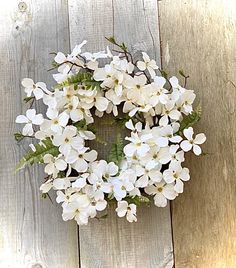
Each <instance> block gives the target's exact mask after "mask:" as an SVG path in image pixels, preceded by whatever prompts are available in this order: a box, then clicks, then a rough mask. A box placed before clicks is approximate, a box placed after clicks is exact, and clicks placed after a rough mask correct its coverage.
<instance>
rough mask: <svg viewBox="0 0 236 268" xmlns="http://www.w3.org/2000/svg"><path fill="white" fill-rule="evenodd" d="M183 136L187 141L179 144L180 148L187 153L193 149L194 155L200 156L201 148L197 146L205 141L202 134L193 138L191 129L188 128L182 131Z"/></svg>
mask: <svg viewBox="0 0 236 268" xmlns="http://www.w3.org/2000/svg"><path fill="white" fill-rule="evenodd" d="M183 133H184V136H185V137H186V138H187V140H184V141H182V142H181V144H180V147H181V148H182V149H183V150H184V151H185V152H188V151H190V150H191V149H192V148H193V152H194V153H195V155H200V154H201V153H202V150H201V147H200V146H199V144H203V143H204V142H205V141H206V136H205V134H204V133H200V134H197V135H196V137H195V138H193V128H192V127H189V128H186V129H184V131H183Z"/></svg>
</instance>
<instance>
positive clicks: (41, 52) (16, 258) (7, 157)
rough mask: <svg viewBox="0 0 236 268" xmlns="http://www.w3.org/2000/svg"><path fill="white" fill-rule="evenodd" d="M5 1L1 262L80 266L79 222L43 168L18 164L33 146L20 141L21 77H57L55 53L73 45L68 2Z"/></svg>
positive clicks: (0, 75) (37, 267)
mask: <svg viewBox="0 0 236 268" xmlns="http://www.w3.org/2000/svg"><path fill="white" fill-rule="evenodd" d="M18 3H19V1H14V0H8V1H0V62H1V65H0V66H1V67H0V81H1V89H0V177H1V180H0V203H1V207H0V215H1V216H0V267H2V268H7V267H9V268H16V267H17V268H28V267H30V268H75V267H77V266H78V249H77V235H76V230H77V227H76V225H75V224H74V223H64V222H63V220H62V219H61V208H60V207H56V205H55V203H54V204H51V202H50V201H49V200H43V199H42V198H41V194H40V191H39V186H40V183H41V182H42V180H43V176H44V174H43V172H42V169H39V168H37V167H34V168H26V169H25V170H24V171H22V172H20V173H17V174H15V172H14V170H15V165H16V163H17V162H18V160H19V158H20V157H21V156H22V154H23V153H24V150H25V149H27V144H26V143H25V144H23V145H20V146H18V145H16V142H15V141H14V138H13V133H14V132H16V131H19V130H20V127H16V125H15V123H14V121H15V117H16V116H17V115H18V114H21V113H24V111H25V106H24V107H23V102H22V98H23V96H24V94H23V90H22V88H21V86H20V82H21V79H22V78H24V77H32V78H33V79H35V81H42V80H43V81H46V82H52V80H51V79H49V77H50V74H49V73H47V71H46V70H47V68H49V67H50V62H51V59H50V56H49V53H50V52H52V51H58V50H67V51H68V49H69V32H68V12H67V3H66V1H60V0H50V1H49V0H48V1H47V0H44V1H41V0H34V1H25V4H26V5H24V3H21V5H20V6H19V7H18Z"/></svg>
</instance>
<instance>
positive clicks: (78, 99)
mask: <svg viewBox="0 0 236 268" xmlns="http://www.w3.org/2000/svg"><path fill="white" fill-rule="evenodd" d="M108 41H110V42H111V43H112V44H113V45H114V46H117V47H118V50H114V51H115V52H113V53H116V55H113V54H112V53H111V51H110V50H109V48H107V50H106V51H101V52H97V53H89V52H84V53H82V47H83V46H84V45H85V44H86V41H83V42H82V43H81V44H80V45H77V46H76V47H75V48H74V49H73V51H72V53H71V54H68V55H64V54H63V53H61V52H58V53H57V54H56V56H55V58H54V63H53V67H54V68H57V70H58V73H56V74H54V75H53V77H54V79H55V80H56V82H57V85H56V86H55V87H54V88H53V90H48V89H47V87H46V84H45V83H43V82H38V83H34V81H33V80H32V79H29V78H25V79H23V81H22V85H23V87H24V88H25V93H26V94H27V97H26V98H25V99H24V100H25V102H29V103H31V106H30V109H28V110H27V111H26V115H19V116H17V118H16V122H17V123H24V124H25V126H24V128H23V130H22V133H21V132H19V133H16V134H15V138H16V139H17V140H18V141H20V140H22V139H23V138H25V137H31V138H36V139H38V140H39V142H38V143H36V144H30V147H31V149H30V150H29V152H28V153H26V155H25V156H24V157H23V158H22V159H21V161H20V162H19V165H18V167H17V169H21V168H23V167H24V166H25V165H26V164H34V163H43V164H46V165H45V169H44V170H45V173H46V174H47V177H46V178H45V182H44V183H43V184H42V185H41V187H40V189H41V191H42V192H43V196H44V197H46V196H47V195H48V191H49V190H50V189H54V190H56V191H57V198H56V202H58V203H62V208H63V213H62V217H63V219H64V220H65V221H67V220H71V219H75V220H76V221H77V223H78V224H79V225H82V224H87V223H88V219H89V218H94V217H99V215H101V213H99V214H98V212H101V211H104V210H105V209H106V208H107V206H108V203H109V202H112V201H116V202H117V208H116V212H117V215H118V216H119V217H124V216H126V218H127V220H128V221H129V222H133V221H137V218H136V206H137V205H140V204H141V203H148V202H151V200H152V198H151V196H153V197H154V198H153V200H154V204H155V205H156V206H158V207H165V206H166V205H167V201H168V200H173V199H175V198H176V197H177V196H178V194H180V193H182V192H183V187H184V184H183V181H188V180H189V179H190V176H189V170H188V168H186V167H182V163H183V162H184V152H188V151H190V150H191V149H192V150H193V152H194V153H195V154H196V155H200V154H201V148H200V147H199V144H202V143H204V142H205V140H206V137H205V135H204V134H203V133H201V134H198V135H196V136H195V137H194V136H193V128H192V125H193V124H194V123H196V122H197V121H198V120H199V119H200V109H199V108H198V109H196V110H193V108H192V104H193V102H194V99H195V94H194V92H193V90H187V89H185V86H184V87H182V86H180V85H179V82H178V79H177V78H176V77H171V78H169V79H168V78H167V74H166V73H165V72H164V71H162V70H160V69H159V67H158V66H157V65H156V62H155V60H153V59H150V57H149V56H148V55H147V54H146V53H145V52H142V60H139V61H134V59H133V56H132V55H131V53H130V52H129V51H128V49H127V47H126V46H125V44H124V43H122V44H118V43H117V42H116V40H115V39H114V38H113V37H112V38H108ZM140 56H141V54H140ZM100 59H109V63H107V64H106V65H105V66H104V67H100V66H99V65H101V63H100ZM103 61H104V60H103ZM156 72H159V75H157V74H156ZM180 74H181V75H182V76H184V79H185V82H186V80H187V77H186V76H185V75H184V74H183V72H180ZM38 100H42V101H43V103H44V104H45V105H46V106H47V112H46V117H44V116H43V115H42V114H36V110H35V109H32V105H33V103H34V101H38ZM119 105H122V107H123V113H122V115H119V116H118V109H117V107H118V106H119ZM104 113H113V115H114V120H115V121H116V122H117V123H118V121H119V123H122V124H124V125H125V127H126V128H127V129H129V130H130V132H131V133H130V137H126V138H125V140H126V141H127V142H126V144H125V145H123V139H122V138H121V137H120V136H118V138H117V141H116V142H115V143H114V144H113V145H112V149H111V152H110V153H109V158H108V160H107V161H106V160H97V155H98V154H97V152H96V151H95V150H90V148H89V147H88V146H87V142H88V141H89V140H94V139H96V135H95V133H94V131H93V130H92V128H91V127H90V126H91V124H92V123H93V122H94V115H96V116H99V117H102V116H103V114H104ZM97 214H98V216H97ZM100 217H104V215H101V216H100Z"/></svg>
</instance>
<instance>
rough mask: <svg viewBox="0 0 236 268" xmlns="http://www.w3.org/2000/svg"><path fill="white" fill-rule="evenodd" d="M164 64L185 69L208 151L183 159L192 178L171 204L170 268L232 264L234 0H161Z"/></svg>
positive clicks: (235, 253) (235, 257) (235, 259)
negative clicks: (199, 111)
mask: <svg viewBox="0 0 236 268" xmlns="http://www.w3.org/2000/svg"><path fill="white" fill-rule="evenodd" d="M159 7H160V25H161V37H162V50H163V63H164V69H167V71H169V72H170V73H172V74H173V73H176V72H177V71H178V70H179V69H183V70H184V71H185V73H186V74H188V75H190V80H189V87H190V88H193V89H195V90H196V91H197V93H198V94H199V96H200V100H201V104H202V107H203V111H204V113H203V118H202V121H201V122H200V123H199V125H198V127H197V130H198V131H203V130H204V132H206V135H207V138H208V140H207V143H206V145H205V146H204V148H205V151H206V152H208V153H209V155H208V156H206V157H202V158H200V159H196V157H194V156H193V157H189V158H188V161H187V164H188V166H189V167H190V169H191V173H192V179H191V181H190V182H189V183H187V184H186V191H185V193H184V194H183V195H181V196H180V197H179V198H178V199H177V200H176V201H175V202H173V231H174V245H175V256H176V267H177V268H180V267H181V268H185V267H186V268H192V267H198V268H205V267H214V268H226V267H227V268H229V267H235V266H236V243H235V241H236V221H235V219H236V206H235V204H236V194H235V193H236V180H235V165H236V156H235V146H236V144H235V133H236V124H235V119H236V114H235V107H236V89H235V87H234V86H233V84H232V83H231V82H230V81H232V82H233V83H236V78H235V74H236V64H235V55H236V42H235V36H236V20H235V17H236V2H235V1H234V0H230V1H227V0H199V1H197V0H191V1H190V0H178V1H171V0H166V1H160V2H159Z"/></svg>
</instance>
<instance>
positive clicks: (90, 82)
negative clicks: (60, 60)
mask: <svg viewBox="0 0 236 268" xmlns="http://www.w3.org/2000/svg"><path fill="white" fill-rule="evenodd" d="M72 85H73V86H74V87H75V89H77V87H78V86H79V85H81V86H84V87H85V88H86V89H91V90H93V89H95V88H96V89H100V85H101V82H99V81H95V80H94V79H93V76H92V74H91V73H88V72H87V73H77V74H75V75H72V76H70V77H68V78H67V79H66V80H65V81H64V82H62V83H60V84H57V85H56V86H55V87H54V88H58V89H60V88H63V87H68V86H72Z"/></svg>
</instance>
